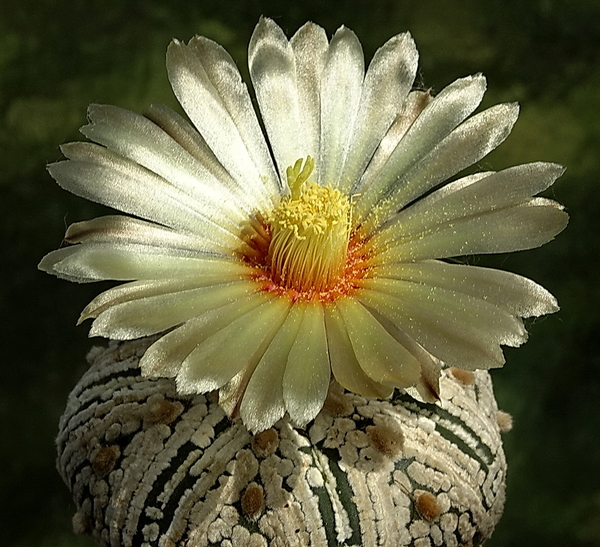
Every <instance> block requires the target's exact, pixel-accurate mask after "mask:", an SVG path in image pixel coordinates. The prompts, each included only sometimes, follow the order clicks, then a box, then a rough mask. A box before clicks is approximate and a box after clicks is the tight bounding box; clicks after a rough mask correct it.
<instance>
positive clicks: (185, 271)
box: [38, 242, 233, 283]
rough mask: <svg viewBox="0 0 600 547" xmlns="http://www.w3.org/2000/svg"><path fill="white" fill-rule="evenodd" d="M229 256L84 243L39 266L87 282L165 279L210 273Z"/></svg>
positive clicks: (51, 256)
mask: <svg viewBox="0 0 600 547" xmlns="http://www.w3.org/2000/svg"><path fill="white" fill-rule="evenodd" d="M232 261H233V260H232V259H231V258H227V257H218V256H210V255H204V256H203V255H201V254H199V253H192V252H190V251H186V250H182V249H177V248H169V247H164V248H161V247H153V246H150V245H138V244H129V243H119V242H112V243H86V244H83V245H73V246H71V247H66V248H64V249H58V250H57V251H52V252H51V253H48V254H47V255H46V256H45V257H44V258H43V259H42V261H41V262H40V264H39V266H38V267H39V268H40V270H43V271H45V272H48V273H51V274H53V275H56V276H57V277H60V278H62V279H68V280H69V281H75V282H77V283H89V282H92V281H101V280H105V279H112V280H116V281H132V280H135V279H166V278H174V277H188V276H193V275H196V276H202V274H203V273H214V272H215V271H218V270H219V269H221V268H222V267H223V268H225V266H223V264H224V263H227V262H232Z"/></svg>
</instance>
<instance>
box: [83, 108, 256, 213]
mask: <svg viewBox="0 0 600 547" xmlns="http://www.w3.org/2000/svg"><path fill="white" fill-rule="evenodd" d="M88 118H89V120H90V122H91V123H90V124H89V125H86V126H84V127H82V128H81V132H82V133H83V134H84V135H85V136H86V137H88V138H89V139H90V140H92V141H94V142H97V143H99V144H102V145H104V146H106V147H107V148H109V149H111V150H113V151H115V152H118V153H119V154H121V155H122V156H123V157H125V158H128V159H130V160H132V161H134V162H136V163H138V164H140V165H142V166H143V167H145V168H146V169H149V170H150V171H152V172H154V173H156V174H157V175H159V176H161V177H162V178H164V179H165V180H167V181H168V182H169V183H170V184H172V185H173V186H175V187H177V188H179V189H181V190H182V191H183V192H185V193H186V194H187V195H189V196H190V198H192V199H194V200H197V201H200V202H202V203H205V202H210V204H211V207H214V208H217V209H219V210H220V211H222V213H223V214H225V215H228V216H230V217H231V218H232V220H235V221H237V222H238V223H239V222H240V221H241V220H242V219H243V218H244V212H245V213H246V215H247V213H248V212H250V211H251V210H252V209H251V207H249V206H248V205H246V200H241V199H240V198H241V197H247V198H248V199H247V202H249V203H251V202H252V201H253V199H252V198H253V196H252V195H250V196H248V195H247V192H245V195H244V193H242V192H241V191H240V187H239V186H238V185H237V183H236V182H235V181H234V180H233V179H232V178H231V177H230V176H229V175H228V173H227V172H226V171H225V169H224V168H223V167H221V169H215V168H214V163H215V161H216V160H215V159H214V157H212V158H211V154H209V153H208V151H207V150H206V145H205V147H204V150H205V151H204V155H205V156H206V158H202V159H203V161H199V160H198V158H197V157H194V156H192V155H191V154H190V153H189V152H188V151H187V150H186V149H185V148H184V147H182V146H181V144H180V143H178V142H177V141H176V140H174V139H173V138H172V137H171V136H170V135H169V134H168V133H166V132H165V131H164V130H163V129H162V128H161V127H160V126H159V125H157V124H156V123H154V122H153V121H152V120H150V119H149V118H148V117H146V116H142V115H140V114H135V113H134V112H130V111H128V110H125V109H123V108H117V107H116V106H106V105H91V106H90V107H89V108H88ZM204 163H208V165H209V167H210V169H207V168H206V167H205V165H204ZM213 171H217V174H218V177H219V178H217V177H216V176H215V174H214V173H213Z"/></svg>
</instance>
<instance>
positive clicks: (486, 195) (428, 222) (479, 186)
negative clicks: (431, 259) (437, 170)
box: [374, 162, 565, 244]
mask: <svg viewBox="0 0 600 547" xmlns="http://www.w3.org/2000/svg"><path fill="white" fill-rule="evenodd" d="M564 171H565V169H564V167H562V166H560V165H557V164H555V163H542V162H538V163H530V164H526V165H520V166H517V167H511V168H509V169H505V170H503V171H500V172H498V173H487V174H483V173H477V174H476V175H470V176H469V177H465V178H462V179H459V180H457V181H454V182H451V183H450V184H447V185H446V186H443V187H442V188H440V189H439V190H436V191H435V192H432V193H431V194H429V195H428V196H426V197H424V198H423V199H421V200H419V201H417V202H416V203H414V204H413V205H411V206H410V207H407V208H406V209H403V210H402V211H400V212H399V213H398V214H397V215H396V216H395V217H394V218H393V219H392V221H393V223H394V224H393V225H391V224H390V227H389V229H387V230H384V232H383V233H382V234H381V235H379V234H377V235H375V236H374V238H375V239H376V240H377V241H378V244H386V243H387V242H389V241H390V240H391V239H392V238H393V239H395V240H397V239H401V238H406V237H409V236H414V235H420V234H423V233H426V232H428V231H433V230H434V228H435V227H436V226H444V225H446V224H448V223H450V222H452V221H454V220H456V219H460V218H466V217H472V216H475V215H478V214H481V213H486V212H488V211H492V210H495V209H502V208H504V207H508V206H511V205H518V204H520V203H522V202H523V201H524V200H526V199H527V198H530V197H531V196H533V195H535V194H538V193H539V192H542V191H544V190H546V189H547V188H548V187H550V186H551V185H552V184H553V183H554V181H555V180H556V179H557V178H558V177H560V176H561V175H562V174H563V173H564Z"/></svg>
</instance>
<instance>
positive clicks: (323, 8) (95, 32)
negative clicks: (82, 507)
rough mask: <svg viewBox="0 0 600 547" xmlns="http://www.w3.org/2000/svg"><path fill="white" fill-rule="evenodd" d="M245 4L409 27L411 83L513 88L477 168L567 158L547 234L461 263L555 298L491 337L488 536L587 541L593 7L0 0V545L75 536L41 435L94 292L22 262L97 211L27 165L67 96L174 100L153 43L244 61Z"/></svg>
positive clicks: (377, 30)
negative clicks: (492, 444)
mask: <svg viewBox="0 0 600 547" xmlns="http://www.w3.org/2000/svg"><path fill="white" fill-rule="evenodd" d="M260 14H265V15H269V16H271V17H274V18H275V19H276V21H277V22H278V23H279V24H280V25H281V26H282V27H283V28H284V30H286V32H288V34H291V33H293V32H294V31H295V30H296V29H297V28H298V27H299V26H300V25H301V24H302V23H304V22H305V21H306V20H307V19H312V20H314V21H316V22H318V23H320V24H321V25H323V26H324V27H325V28H326V29H327V31H328V32H329V33H331V32H333V31H335V29H336V28H337V27H338V26H339V25H340V24H345V25H347V26H349V27H350V28H352V29H353V30H354V31H355V32H356V33H357V34H358V36H359V37H360V38H361V40H362V43H363V45H364V49H365V53H366V55H367V57H370V56H371V55H372V53H373V52H374V50H375V49H376V47H378V46H379V45H381V44H382V43H383V42H384V41H385V40H386V39H388V38H389V37H390V36H392V35H394V34H396V33H398V32H400V31H404V30H410V31H411V32H412V33H413V36H414V37H415V39H416V42H417V45H418V47H419V50H420V52H421V64H420V72H419V76H418V83H419V84H420V85H426V86H431V87H432V88H433V89H434V91H439V90H440V89H441V88H442V87H443V86H445V85H446V84H448V83H450V82H451V81H452V80H454V79H456V78H457V77H460V76H464V75H466V74H470V73H474V72H479V71H482V72H484V73H485V74H486V75H487V76H488V80H489V89H490V91H489V92H488V94H487V95H486V99H485V104H484V105H487V106H489V105H491V104H494V103H497V102H501V101H513V100H518V101H520V103H521V105H522V114H521V117H520V120H519V122H518V124H517V126H516V128H515V130H514V131H513V134H512V136H511V137H510V138H509V139H508V141H507V142H506V143H505V144H503V145H502V146H501V147H500V149H499V150H498V151H496V152H494V153H493V154H492V155H490V156H489V157H488V158H485V159H484V160H483V161H482V162H481V164H480V166H479V167H480V168H483V169H501V168H504V167H508V166H510V165H514V164H519V163H524V162H528V161H535V160H548V161H556V162H560V163H562V164H564V165H566V166H567V167H568V170H567V173H566V174H565V175H564V176H563V177H562V178H561V179H560V180H559V181H558V183H557V184H556V185H555V186H554V188H553V189H551V191H550V192H549V194H548V195H550V196H552V197H554V198H555V199H557V200H559V201H560V202H561V203H563V204H565V205H566V207H567V210H568V211H569V212H570V214H571V216H572V220H571V223H570V226H569V227H568V229H567V230H566V232H564V233H563V234H562V235H560V236H559V237H558V239H557V240H556V241H555V242H552V243H550V244H548V245H547V246H545V247H543V248H541V249H537V250H534V251H528V252H525V253H516V254H514V255H510V256H506V257H505V256H502V257H492V258H489V257H488V258H485V259H473V262H475V263H479V264H486V265H496V266H501V267H503V268H505V269H508V270H512V271H515V272H518V273H521V274H524V275H527V276H529V277H532V278H534V279H535V280H537V281H538V282H540V283H542V284H543V285H544V286H546V287H547V288H548V289H550V290H551V291H552V292H553V293H554V294H555V295H557V297H558V298H559V301H560V303H561V305H562V310H561V312H560V313H558V314H556V315H553V316H551V317H547V318H543V319H539V320H537V321H535V322H532V323H531V324H530V325H529V328H530V331H531V334H532V336H531V340H530V342H529V343H528V344H527V345H526V346H524V347H523V348H520V349H518V350H507V351H506V354H507V361H508V362H507V365H506V366H505V368H504V369H502V370H499V371H496V372H494V379H495V382H496V388H497V395H498V400H499V403H500V405H501V407H502V408H503V409H504V410H506V411H509V412H510V413H512V414H513V415H514V417H515V428H514V430H513V431H512V433H510V434H509V435H507V436H506V451H507V456H508V460H509V473H510V474H509V481H508V502H507V506H506V512H505V515H504V518H503V520H502V521H501V523H500V525H499V527H498V529H497V531H496V533H495V536H494V538H493V539H492V540H491V541H490V542H489V544H488V545H489V546H490V547H500V546H508V545H511V546H512V545H515V546H520V545H523V546H525V545H526V546H528V547H534V546H544V547H545V546H554V545H557V546H559V545H560V546H563V547H564V546H578V547H583V546H592V545H600V451H599V450H598V448H599V443H598V435H599V434H600V358H599V342H598V335H597V334H598V326H599V311H598V310H599V304H600V302H599V300H600V299H599V298H598V292H599V291H598V283H597V277H598V266H599V263H598V262H599V261H598V256H599V255H598V251H599V248H600V246H599V243H598V241H599V239H598V236H599V233H598V224H597V220H598V217H599V216H600V209H599V203H600V202H599V200H598V194H597V192H598V184H599V181H598V178H599V175H600V53H599V52H600V2H598V0H564V1H558V0H468V1H460V2H458V1H453V0H406V1H405V0H395V1H387V0H375V1H373V0H372V1H371V2H367V1H358V0H346V1H337V2H316V1H312V2H311V1H300V0H298V1H294V2H285V1H282V0H279V1H274V0H273V1H261V0H254V1H247V2H243V1H241V0H232V1H222V2H214V1H209V2H206V1H205V2H201V1H199V0H197V1H195V2H183V1H171V2H169V1H166V0H106V1H101V0H88V1H84V0H80V1H71V2H68V1H56V0H2V3H1V4H0V192H1V196H0V206H1V215H0V227H1V229H2V232H1V241H2V243H3V245H4V247H3V249H4V250H3V251H2V252H1V253H0V257H1V260H2V267H1V270H0V271H1V272H2V283H1V285H0V287H1V289H0V309H1V310H2V325H1V328H0V333H1V336H2V340H1V345H0V351H1V355H2V362H1V365H0V366H1V371H2V372H1V377H0V378H1V381H0V412H1V416H0V418H1V430H0V439H1V443H2V445H1V451H0V469H2V471H1V475H0V542H1V544H2V545H8V546H19V547H41V546H45V547H50V546H57V547H58V546H61V547H69V546H89V545H90V542H89V540H87V539H86V538H79V537H76V536H74V535H73V534H72V533H71V531H70V526H71V525H70V517H71V514H72V513H73V510H74V508H73V505H72V503H71V501H70V498H69V494H68V492H67V489H66V487H65V486H64V485H63V484H62V483H61V480H60V478H59V477H58V474H57V473H56V472H55V470H54V458H55V455H54V445H53V439H54V435H55V433H56V429H57V423H58V418H59V416H60V414H61V411H62V409H63V407H64V404H65V401H66V397H67V394H68V392H69V390H70V389H71V387H72V386H73V385H74V383H75V382H76V381H77V379H78V377H79V376H80V375H81V373H82V372H83V371H84V369H85V361H84V355H85V353H86V352H87V350H88V348H89V347H90V346H91V344H92V342H91V341H89V340H88V339H87V338H86V333H87V327H86V326H82V327H78V328H76V327H75V321H76V318H77V316H78V313H79V311H80V310H81V309H82V308H83V306H84V305H85V304H86V303H87V302H88V301H89V300H90V299H91V298H92V296H94V295H95V294H97V293H98V292H99V290H100V287H99V286H97V285H96V286H92V285H85V286H75V285H72V284H70V283H67V282H64V281H59V280H56V279H54V278H52V277H50V276H47V275H45V274H42V273H40V272H38V271H37V270H36V264H37V262H38V261H39V259H40V258H41V256H42V255H43V254H44V253H46V252H48V251H50V250H52V249H55V248H57V247H58V246H59V245H60V243H61V238H62V235H63V232H64V228H65V226H66V225H67V224H69V223H71V222H74V221H77V220H82V219H87V218H91V217H93V216H96V215H97V214H99V213H100V212H102V211H101V209H100V208H99V207H97V206H95V205H93V204H90V203H87V202H84V201H83V200H80V199H78V198H75V197H73V196H71V195H69V194H67V193H66V192H63V191H62V190H60V189H59V188H58V186H57V185H55V184H54V182H53V181H52V180H51V178H50V177H49V175H48V174H47V173H46V171H45V164H46V163H48V162H52V161H55V160H57V159H59V158H60V152H59V151H58V145H59V144H60V143H62V142H65V141H69V140H73V139H79V138H80V136H79V134H78V132H77V129H78V127H79V126H81V125H83V124H84V123H85V109H86V105H87V104H88V103H91V102H100V103H110V104H116V105H119V106H123V107H126V108H130V109H133V110H136V111H140V110H142V109H143V108H144V106H145V105H147V104H148V103H150V102H164V103H166V104H169V105H170V106H173V107H176V105H175V101H174V98H173V97H172V95H171V92H170V89H169V85H168V82H167V78H166V73H165V68H164V52H165V49H166V46H167V44H168V42H169V40H170V39H171V38H172V37H178V38H180V39H184V40H187V39H189V38H190V37H191V36H192V35H194V34H204V35H207V36H209V37H211V38H214V39H215V40H217V41H219V42H220V43H222V44H223V45H225V46H226V47H227V48H228V50H229V51H230V52H231V53H232V55H233V56H234V57H235V58H236V60H238V62H239V63H240V65H241V66H243V68H242V71H243V72H244V73H245V72H246V69H245V50H246V45H247V42H248V39H249V37H250V34H251V31H252V29H253V27H254V25H255V24H256V21H257V20H258V17H259V15H260Z"/></svg>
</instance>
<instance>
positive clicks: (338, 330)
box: [324, 305, 394, 399]
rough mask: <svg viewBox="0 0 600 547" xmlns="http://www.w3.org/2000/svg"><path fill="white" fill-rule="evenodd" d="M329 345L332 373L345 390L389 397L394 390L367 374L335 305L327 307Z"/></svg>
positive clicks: (370, 395)
mask: <svg viewBox="0 0 600 547" xmlns="http://www.w3.org/2000/svg"><path fill="white" fill-rule="evenodd" d="M324 309H325V325H326V328H327V344H328V347H329V358H330V360H331V372H333V376H334V377H335V379H336V380H337V382H338V383H339V384H340V385H341V386H342V387H343V388H344V389H347V390H349V391H352V392H354V393H358V394H359V395H366V396H367V397H380V398H383V399H385V398H386V397H389V396H390V395H391V394H392V392H393V391H394V388H392V387H389V386H384V385H382V384H379V383H377V382H375V381H373V380H372V379H371V378H370V377H369V376H367V375H366V374H365V371H364V370H363V369H362V367H361V366H360V363H359V362H358V359H357V358H356V355H355V353H354V349H353V348H352V343H351V342H350V337H349V335H348V331H347V329H346V324H345V323H344V320H343V319H342V316H341V315H340V313H339V311H338V310H337V308H336V307H335V306H334V305H326V306H325V308H324Z"/></svg>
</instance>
